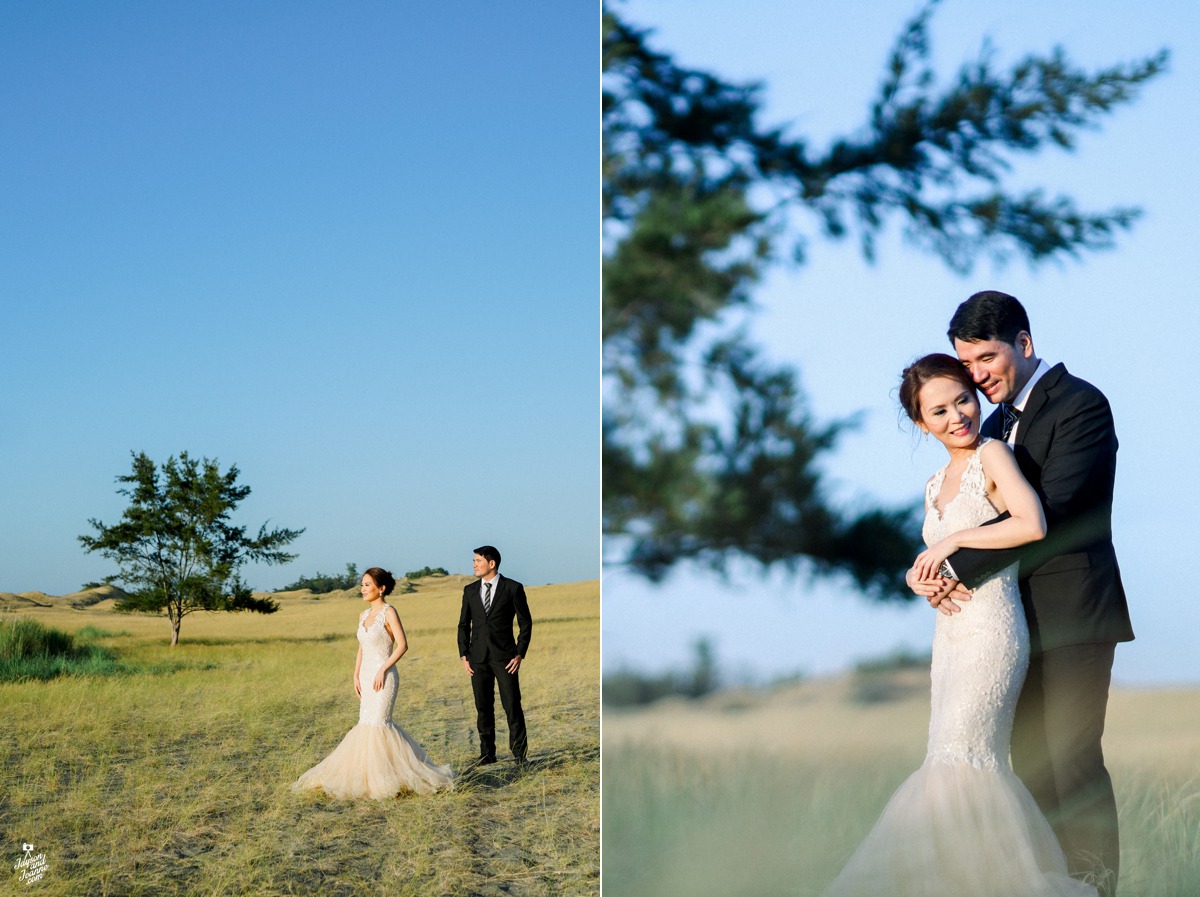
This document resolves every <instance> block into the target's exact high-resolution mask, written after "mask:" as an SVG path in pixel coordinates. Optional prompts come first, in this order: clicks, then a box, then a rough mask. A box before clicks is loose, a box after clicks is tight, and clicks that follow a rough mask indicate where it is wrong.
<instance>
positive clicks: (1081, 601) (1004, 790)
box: [824, 291, 1133, 897]
mask: <svg viewBox="0 0 1200 897" xmlns="http://www.w3.org/2000/svg"><path fill="white" fill-rule="evenodd" d="M948 335H949V337H950V341H951V343H952V345H953V346H954V351H955V353H956V356H957V357H953V356H950V355H941V354H935V355H927V356H925V357H923V358H920V359H918V360H917V361H915V362H914V363H913V364H912V365H911V366H909V367H908V368H906V369H905V371H904V373H903V375H902V380H901V386H900V400H901V404H902V405H903V406H904V410H905V412H906V413H907V414H908V416H909V418H910V419H911V420H912V421H913V423H914V424H915V425H916V426H917V427H918V428H919V429H920V430H921V431H922V432H923V433H925V434H926V436H933V437H934V438H936V439H937V440H938V441H939V442H941V443H942V445H943V446H944V447H945V448H946V450H947V452H948V454H949V456H950V460H949V462H948V463H947V464H946V465H945V466H944V467H942V468H941V469H940V470H938V471H937V473H935V474H934V475H933V477H932V478H931V479H930V480H929V482H928V484H927V486H926V489H925V523H924V527H923V530H922V535H923V537H924V539H925V542H926V544H927V545H928V548H927V549H926V550H925V551H923V552H922V553H921V554H920V555H918V556H917V558H916V560H915V561H914V563H913V566H912V568H911V569H910V570H909V571H908V573H907V574H906V577H905V579H906V582H907V584H908V586H909V588H911V589H912V591H913V592H915V593H916V594H917V595H919V596H921V597H924V598H926V599H927V600H928V601H929V603H930V605H931V606H933V607H934V608H936V609H937V610H938V611H939V612H940V613H939V614H938V616H937V621H936V625H935V631H934V639H933V664H932V669H931V679H932V707H931V713H930V722H929V741H928V749H927V754H926V758H925V762H924V764H923V765H922V767H921V768H920V769H919V770H918V771H917V772H915V773H914V774H913V775H912V776H910V777H909V778H908V779H907V780H906V781H905V782H904V784H902V785H901V786H900V789H899V790H898V791H897V792H896V794H895V795H894V796H893V797H892V799H891V801H890V802H889V803H888V806H887V807H886V809H885V810H884V812H883V815H882V816H881V817H880V819H879V821H878V822H877V823H876V824H875V827H874V828H873V829H872V831H871V833H870V834H869V835H868V836H867V838H866V840H865V841H864V842H863V843H862V844H861V845H860V846H859V848H858V849H857V850H856V851H855V853H854V854H853V856H852V857H851V858H850V860H849V862H848V863H847V864H846V866H845V868H844V869H843V870H842V872H841V874H840V875H839V876H838V877H837V879H835V881H834V882H833V883H832V884H831V885H830V886H829V888H828V889H826V891H825V892H824V897H849V895H861V897H867V895H880V894H887V895H922V897H933V895H945V897H966V895H970V897H982V895H995V897H1034V895H1038V897H1041V895H1046V897H1050V895H1054V897H1096V895H1097V894H1100V895H1104V897H1113V895H1115V893H1116V882H1117V871H1118V841H1117V810H1116V803H1115V800H1114V798H1113V789H1112V782H1111V781H1110V779H1109V775H1108V772H1107V770H1106V769H1105V767H1104V756H1103V753H1102V751H1101V747H1100V739H1101V735H1102V734H1103V731H1104V716H1105V708H1106V706H1107V702H1108V689H1109V680H1110V677H1111V673H1112V663H1113V653H1114V649H1115V647H1116V643H1117V642H1122V641H1128V640H1130V639H1132V638H1133V630H1132V628H1131V626H1130V623H1129V613H1128V609H1127V607H1126V601H1125V592H1124V589H1123V588H1122V585H1121V577H1120V572H1119V571H1118V569H1117V560H1116V554H1115V552H1114V550H1113V544H1112V501H1113V479H1114V474H1115V470H1116V456H1117V437H1116V432H1115V429H1114V426H1113V419H1112V412H1111V411H1110V409H1109V405H1108V401H1107V400H1106V399H1105V397H1104V395H1103V394H1102V393H1101V392H1100V391H1099V390H1098V389H1096V388H1095V387H1094V386H1092V385H1091V384H1090V383H1087V382H1085V381H1083V380H1080V379H1079V378H1078V377H1074V376H1072V375H1071V374H1069V373H1068V372H1067V369H1066V368H1065V367H1064V366H1063V365H1061V364H1057V365H1054V366H1050V365H1049V364H1047V363H1046V362H1045V361H1043V360H1041V359H1040V358H1039V357H1038V355H1037V353H1036V351H1035V349H1034V343H1033V337H1032V335H1031V330H1030V326H1029V318H1028V316H1027V315H1026V312H1025V309H1024V308H1023V307H1022V306H1021V304H1020V302H1018V301H1017V300H1016V299H1014V298H1013V297H1012V296H1009V295H1007V294H1005V293H999V292H993V291H987V292H982V293H976V294H975V295H974V296H972V297H971V298H970V299H968V300H967V301H966V302H964V303H962V305H960V306H959V307H958V309H957V311H956V312H955V314H954V316H953V318H952V319H951V321H950V328H949V334H948ZM978 392H982V393H983V395H984V396H985V397H986V398H987V400H988V401H989V402H990V403H992V404H993V405H998V406H999V407H998V408H997V409H996V410H995V411H993V412H992V413H991V415H990V416H989V417H988V418H987V420H986V421H983V422H982V424H981V417H982V413H981V404H980V402H979V399H978V397H977V393H978ZM1010 742H1011V755H1012V766H1011V767H1010V766H1009V752H1010ZM1014 773H1015V774H1014Z"/></svg>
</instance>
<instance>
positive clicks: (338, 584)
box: [275, 564, 362, 595]
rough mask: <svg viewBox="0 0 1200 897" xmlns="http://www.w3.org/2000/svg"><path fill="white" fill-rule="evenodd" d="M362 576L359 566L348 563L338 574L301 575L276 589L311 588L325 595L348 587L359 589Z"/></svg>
mask: <svg viewBox="0 0 1200 897" xmlns="http://www.w3.org/2000/svg"><path fill="white" fill-rule="evenodd" d="M361 580H362V577H361V576H359V575H358V567H357V566H356V565H354V564H347V565H346V572H345V573H343V574H341V575H338V574H336V573H320V572H318V573H315V574H313V575H312V576H301V577H300V578H299V579H297V580H296V581H295V582H293V583H289V584H288V585H286V586H284V587H283V588H282V589H276V590H275V591H276V592H295V591H299V590H300V589H309V590H310V591H312V592H315V593H316V594H318V595H323V594H325V593H326V592H341V591H344V590H346V589H357V588H358V584H359V582H360V581H361Z"/></svg>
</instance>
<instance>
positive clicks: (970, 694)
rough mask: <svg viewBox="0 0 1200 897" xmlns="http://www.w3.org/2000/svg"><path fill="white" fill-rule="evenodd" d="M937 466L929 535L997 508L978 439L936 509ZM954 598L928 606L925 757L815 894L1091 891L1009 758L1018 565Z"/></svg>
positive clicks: (1019, 650)
mask: <svg viewBox="0 0 1200 897" xmlns="http://www.w3.org/2000/svg"><path fill="white" fill-rule="evenodd" d="M981 447H982V444H981ZM945 474H946V468H945V467H943V468H942V469H941V470H939V471H938V472H937V474H936V475H935V476H934V478H933V479H932V480H931V481H930V483H929V486H928V487H927V495H926V498H927V500H926V507H927V508H928V510H927V511H926V514H925V525H924V527H923V529H922V536H923V537H924V539H925V543H926V544H927V545H933V544H934V543H935V542H938V541H940V540H941V539H943V538H945V537H946V536H948V535H950V534H951V533H953V532H957V531H958V530H962V529H969V528H971V527H975V526H979V525H980V524H982V523H985V522H986V521H988V520H990V519H991V518H993V517H995V516H996V509H995V508H994V507H992V505H991V503H990V502H989V501H988V498H987V492H986V485H985V484H986V479H985V476H984V473H983V465H982V462H981V461H980V457H979V451H978V450H976V452H975V454H974V455H973V456H972V457H971V459H970V461H969V462H968V463H967V468H966V470H965V471H964V473H963V477H962V486H961V488H960V490H959V493H958V495H956V496H955V497H954V499H953V500H951V501H950V502H949V503H948V504H947V506H946V508H945V509H944V513H939V512H938V508H937V506H936V497H937V495H938V493H939V492H940V491H941V487H942V480H943V479H944V477H945ZM951 563H953V557H952V558H951ZM961 607H962V611H961V612H960V613H957V614H954V615H952V616H947V615H945V614H941V613H939V614H936V619H937V623H936V625H935V628H934V636H933V666H932V670H931V676H932V685H933V687H932V702H931V704H932V706H931V712H930V718H929V742H928V748H927V751H926V754H925V762H924V763H923V764H922V765H921V768H920V769H918V770H917V771H916V772H915V773H913V774H912V775H911V776H909V777H908V779H907V780H906V781H905V782H904V783H903V784H902V785H901V786H900V787H899V789H897V791H896V793H895V794H894V795H892V798H891V800H889V801H888V804H887V806H886V807H885V808H884V810H883V814H882V815H881V816H880V817H879V820H878V821H877V822H876V823H875V827H874V828H873V829H872V830H871V832H870V833H869V834H868V835H867V837H866V839H865V840H864V841H863V842H862V844H861V845H859V847H858V849H857V850H856V851H855V852H854V854H853V855H852V856H851V857H850V860H849V862H847V864H846V866H845V867H844V868H843V870H842V872H841V874H839V875H838V877H837V878H836V879H835V880H834V881H833V883H832V884H831V885H830V886H829V887H828V888H826V890H825V891H824V892H822V897H880V895H888V897H1096V894H1097V892H1096V889H1095V888H1093V887H1092V886H1091V885H1088V884H1084V883H1083V882H1079V881H1076V880H1074V879H1072V878H1070V877H1069V876H1068V875H1067V866H1066V861H1065V860H1064V859H1063V855H1062V850H1061V849H1060V848H1059V846H1058V841H1057V839H1056V838H1055V836H1054V832H1053V830H1052V829H1051V828H1050V825H1049V823H1048V822H1046V819H1045V817H1043V816H1042V814H1041V811H1040V810H1039V809H1038V806H1037V803H1036V802H1035V801H1034V799H1033V797H1032V795H1030V793H1029V791H1028V790H1027V789H1026V788H1025V786H1024V784H1023V783H1022V782H1021V780H1020V779H1019V778H1017V775H1016V773H1014V772H1013V771H1012V767H1011V766H1010V765H1009V760H1008V749H1009V741H1010V739H1011V737H1012V727H1013V716H1014V714H1015V712H1016V706H1017V697H1018V695H1019V694H1020V692H1021V685H1022V683H1023V682H1024V680H1025V671H1026V669H1027V667H1028V665H1029V629H1028V626H1027V624H1026V622H1025V614H1024V611H1023V610H1022V607H1021V597H1020V593H1019V591H1018V587H1017V580H1016V565H1015V564H1014V565H1012V566H1011V567H1008V568H1006V569H1005V570H1002V571H1001V572H1000V573H998V574H997V575H996V576H994V577H992V578H991V579H989V580H987V581H986V582H984V583H982V584H981V585H980V586H979V587H978V588H977V589H976V590H975V592H974V595H973V597H972V599H971V600H970V601H965V602H963V603H962V604H961Z"/></svg>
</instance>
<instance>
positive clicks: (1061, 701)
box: [1012, 643, 1120, 897]
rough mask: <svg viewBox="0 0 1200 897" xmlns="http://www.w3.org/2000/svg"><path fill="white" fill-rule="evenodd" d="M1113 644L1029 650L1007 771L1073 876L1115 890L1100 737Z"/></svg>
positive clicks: (1111, 808) (1113, 814) (1112, 825)
mask: <svg viewBox="0 0 1200 897" xmlns="http://www.w3.org/2000/svg"><path fill="white" fill-rule="evenodd" d="M1115 648H1116V645H1113V644H1111V643H1110V644H1098V645H1068V646H1066V647H1062V648H1053V649H1051V650H1049V651H1044V652H1042V653H1040V654H1034V655H1033V656H1032V657H1031V658H1030V661H1029V673H1028V674H1027V676H1026V678H1025V686H1024V688H1023V689H1022V690H1021V697H1020V700H1019V701H1018V702H1017V715H1016V720H1015V723H1014V727H1013V740H1012V760H1013V769H1014V770H1015V772H1016V773H1017V775H1018V776H1020V777H1021V780H1022V781H1023V782H1024V783H1025V786H1026V787H1027V788H1028V789H1029V791H1030V792H1031V793H1032V794H1033V797H1034V799H1035V800H1036V801H1037V802H1038V806H1039V807H1041V809H1042V812H1043V813H1044V814H1045V816H1046V818H1047V819H1048V820H1049V821H1050V824H1051V825H1052V826H1053V827H1054V833H1055V834H1056V835H1057V836H1058V841H1059V844H1060V845H1061V846H1062V849H1063V853H1064V854H1065V855H1066V858H1067V869H1068V871H1069V872H1070V873H1071V875H1072V876H1074V877H1076V878H1083V877H1085V876H1086V877H1087V878H1088V880H1089V881H1092V882H1093V883H1094V884H1096V886H1097V887H1098V888H1099V890H1100V893H1101V894H1102V895H1105V897H1113V895H1115V894H1116V890H1117V872H1118V870H1119V867H1120V845H1119V841H1118V837H1117V804H1116V799H1115V798H1114V796H1113V787H1112V780H1111V779H1110V778H1109V775H1108V770H1107V769H1105V767H1104V753H1103V751H1102V750H1101V748H1100V738H1101V736H1102V735H1103V734H1104V714H1105V710H1106V708H1107V706H1108V689H1109V684H1110V681H1111V679H1112V665H1113V655H1114V653H1115Z"/></svg>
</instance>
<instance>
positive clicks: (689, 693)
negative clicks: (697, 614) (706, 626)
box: [602, 639, 718, 707]
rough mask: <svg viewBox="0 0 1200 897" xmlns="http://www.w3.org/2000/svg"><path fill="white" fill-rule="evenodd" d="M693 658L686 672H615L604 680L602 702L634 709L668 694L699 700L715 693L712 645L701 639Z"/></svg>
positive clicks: (714, 665) (714, 656)
mask: <svg viewBox="0 0 1200 897" xmlns="http://www.w3.org/2000/svg"><path fill="white" fill-rule="evenodd" d="M694 650H695V652H696V659H695V661H693V666H692V669H691V670H690V671H689V672H685V673H673V672H672V673H663V674H661V675H658V676H646V675H643V674H642V673H636V672H633V671H632V670H618V671H617V672H615V673H609V674H608V675H606V676H605V677H604V682H603V686H602V688H603V697H602V700H603V703H604V706H606V707H635V706H638V705H640V704H651V703H653V702H654V701H657V700H658V699H659V698H665V697H668V696H671V695H675V696H677V697H683V698H701V697H704V695H706V694H709V693H710V692H712V691H715V690H716V688H717V685H718V682H717V664H716V655H715V652H714V651H713V645H712V642H711V641H709V640H708V639H700V640H699V641H698V642H696V644H695V645H694Z"/></svg>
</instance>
